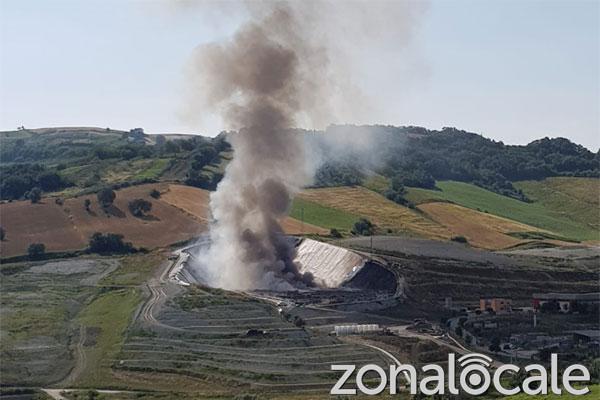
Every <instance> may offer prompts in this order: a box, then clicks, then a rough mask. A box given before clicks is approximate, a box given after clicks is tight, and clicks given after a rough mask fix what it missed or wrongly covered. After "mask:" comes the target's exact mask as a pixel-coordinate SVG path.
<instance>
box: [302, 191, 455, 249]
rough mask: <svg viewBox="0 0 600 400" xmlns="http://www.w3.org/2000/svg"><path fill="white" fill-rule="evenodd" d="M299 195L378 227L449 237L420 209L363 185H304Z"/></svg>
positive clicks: (425, 236)
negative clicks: (395, 200)
mask: <svg viewBox="0 0 600 400" xmlns="http://www.w3.org/2000/svg"><path fill="white" fill-rule="evenodd" d="M299 197H300V198H302V199H305V200H308V201H312V202H315V203H319V204H321V205H323V206H327V207H331V208H336V209H339V210H343V211H347V212H349V213H352V214H354V215H360V216H362V217H365V218H368V219H369V220H371V221H372V222H373V223H374V224H375V225H377V226H378V227H379V228H380V229H384V230H391V232H392V233H405V234H410V235H416V236H420V237H424V238H429V239H438V240H439V239H442V240H444V239H449V238H450V237H452V236H453V234H452V232H451V231H449V230H448V229H447V228H445V227H444V226H442V225H440V224H439V223H437V222H435V221H432V220H430V219H428V218H427V217H425V216H423V215H421V214H420V213H418V212H416V211H413V210H411V209H409V208H407V207H404V206H401V205H399V204H396V203H394V202H393V201H390V200H388V199H386V198H385V197H383V196H381V195H380V194H378V193H375V192H373V191H371V190H368V189H365V188H363V187H347V186H343V187H335V188H322V189H307V190H304V191H302V192H301V193H300V195H299Z"/></svg>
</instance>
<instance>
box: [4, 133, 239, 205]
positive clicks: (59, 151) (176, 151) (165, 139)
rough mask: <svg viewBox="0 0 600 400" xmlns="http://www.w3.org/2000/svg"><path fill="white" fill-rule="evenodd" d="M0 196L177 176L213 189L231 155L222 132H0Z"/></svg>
mask: <svg viewBox="0 0 600 400" xmlns="http://www.w3.org/2000/svg"><path fill="white" fill-rule="evenodd" d="M0 145H1V146H0V174H1V175H2V177H3V179H2V181H1V183H0V196H1V198H2V199H4V200H19V199H23V198H27V195H28V192H29V191H30V190H31V189H33V188H35V187H37V188H40V189H41V190H42V191H43V192H45V193H55V194H58V195H60V196H65V197H72V196H79V195H85V194H89V193H95V192H97V191H98V190H100V189H102V188H103V187H106V186H113V187H117V188H118V187H124V186H129V185H138V184H144V183H154V182H159V181H177V182H182V183H186V184H189V185H191V186H196V187H200V188H204V189H214V187H215V186H216V183H217V182H218V181H219V180H220V179H221V177H222V174H223V170H224V166H225V165H226V163H227V162H228V160H229V159H231V151H230V147H229V144H228V143H227V142H226V141H225V140H224V138H223V137H222V136H218V137H216V138H206V137H203V136H199V135H146V134H145V133H144V131H143V130H142V129H141V128H136V129H132V130H130V131H116V130H112V129H109V128H106V129H101V128H44V129H24V130H19V131H11V132H0Z"/></svg>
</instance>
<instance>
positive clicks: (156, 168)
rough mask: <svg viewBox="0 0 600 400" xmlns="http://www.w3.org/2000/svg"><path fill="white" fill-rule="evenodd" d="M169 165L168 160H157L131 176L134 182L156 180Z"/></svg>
mask: <svg viewBox="0 0 600 400" xmlns="http://www.w3.org/2000/svg"><path fill="white" fill-rule="evenodd" d="M168 164H169V159H168V158H157V159H154V160H152V163H151V164H150V165H149V166H148V167H147V168H146V169H144V170H142V171H140V172H138V173H137V174H135V175H134V176H133V178H132V179H134V180H143V179H158V178H159V177H160V176H161V174H162V173H163V171H164V170H165V169H166V168H167V165H168Z"/></svg>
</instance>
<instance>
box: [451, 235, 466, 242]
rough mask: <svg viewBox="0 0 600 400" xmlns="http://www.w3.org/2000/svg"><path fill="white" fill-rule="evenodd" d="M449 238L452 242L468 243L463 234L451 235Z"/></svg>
mask: <svg viewBox="0 0 600 400" xmlns="http://www.w3.org/2000/svg"><path fill="white" fill-rule="evenodd" d="M450 240H452V241H453V242H457V243H469V241H468V240H467V238H466V237H464V236H452V238H451V239H450Z"/></svg>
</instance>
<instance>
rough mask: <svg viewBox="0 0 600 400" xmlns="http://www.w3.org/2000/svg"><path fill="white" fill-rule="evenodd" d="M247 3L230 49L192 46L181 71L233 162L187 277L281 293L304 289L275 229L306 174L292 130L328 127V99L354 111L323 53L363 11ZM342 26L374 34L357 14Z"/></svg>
mask: <svg viewBox="0 0 600 400" xmlns="http://www.w3.org/2000/svg"><path fill="white" fill-rule="evenodd" d="M249 4H250V15H251V16H252V18H251V21H250V22H248V23H246V24H245V25H244V26H242V27H241V28H240V29H239V30H238V31H237V33H236V34H235V35H234V36H233V38H232V39H231V40H229V41H227V42H223V43H213V44H207V45H203V46H201V47H199V48H198V49H197V50H196V52H195V54H194V58H193V61H192V64H191V66H190V71H191V72H192V81H191V84H192V86H193V88H194V91H195V102H194V103H193V104H195V105H197V106H198V107H199V110H198V112H205V111H206V110H207V109H212V110H215V111H217V112H218V113H219V115H221V117H222V118H223V120H224V122H225V123H226V125H227V127H228V129H234V130H236V131H237V133H234V134H230V135H229V137H228V140H229V141H230V142H231V144H232V147H233V150H234V157H233V160H232V161H231V162H230V163H229V165H228V167H227V169H226V172H225V177H224V179H223V180H222V181H221V183H220V184H219V186H218V188H217V190H216V192H214V193H213V194H212V195H211V202H210V205H211V211H212V217H213V219H214V221H213V222H212V224H211V227H210V239H211V246H210V248H209V249H208V250H206V251H205V252H204V253H203V254H200V255H199V256H198V257H197V259H198V260H200V261H199V265H197V268H198V269H200V270H201V271H202V275H203V276H205V277H207V283H209V284H210V285H213V286H218V287H223V288H228V289H253V288H270V289H289V288H291V287H292V285H293V284H297V283H298V282H304V283H305V284H310V283H311V282H310V281H311V277H308V276H300V274H299V273H298V269H297V267H296V265H295V264H294V262H293V260H294V256H295V250H294V246H293V244H292V243H291V242H290V241H289V240H288V239H286V238H285V236H284V235H283V231H282V228H281V226H280V224H279V222H278V220H279V219H281V218H283V217H284V216H285V215H286V214H287V212H288V208H289V206H290V202H291V199H292V198H293V196H294V194H295V193H297V192H298V191H299V190H300V188H301V187H303V186H304V185H307V184H308V183H310V181H311V178H312V172H313V170H314V168H315V165H314V163H311V162H310V161H309V160H310V157H308V156H307V154H305V146H304V144H305V142H304V141H303V138H302V137H301V136H300V135H298V134H296V133H294V131H293V129H292V128H294V127H296V126H299V125H300V126H303V127H305V126H311V127H319V126H323V125H324V124H327V123H330V122H333V121H335V115H336V114H337V112H338V110H339V109H340V107H339V104H341V103H340V102H339V101H338V100H340V99H341V97H343V96H345V95H353V97H352V98H348V99H346V103H349V104H351V105H352V106H357V105H358V106H360V105H362V104H363V100H364V99H362V98H361V96H360V95H359V91H358V90H357V89H356V88H355V87H354V86H353V85H350V84H349V83H348V82H350V80H349V79H348V78H349V75H348V74H346V73H345V72H344V71H346V68H345V66H344V65H343V63H339V59H343V57H341V56H340V54H338V53H339V52H337V51H334V50H332V43H333V42H335V40H333V37H332V35H331V32H332V30H333V31H334V32H335V29H333V27H334V26H337V27H338V28H346V29H354V30H356V29H357V27H356V26H348V25H346V20H345V19H344V15H346V14H348V11H350V12H351V13H356V12H357V11H360V10H361V9H363V8H364V5H365V4H363V3H343V4H340V5H338V6H334V3H330V2H290V3H288V2H261V3H249ZM344 4H348V5H349V6H350V7H349V8H345V7H344ZM340 6H341V7H340ZM380 11H381V10H380ZM368 15H369V14H368V13H367V14H363V16H362V17H363V18H364V17H365V16H368ZM386 17H388V16H386ZM352 18H354V19H355V20H356V18H358V21H360V22H361V24H367V25H365V26H366V27H369V28H370V29H373V27H374V26H377V25H373V26H371V25H368V22H369V21H364V20H361V19H360V18H361V16H360V15H354V16H353V17H352ZM377 18H378V19H380V18H383V14H380V13H378V14H377ZM332 21H333V22H332ZM335 21H337V22H338V23H339V22H343V23H341V24H338V25H335ZM370 22H371V23H375V24H377V23H382V21H381V20H371V21H370ZM359 25H360V24H359ZM384 26H385V25H384ZM358 28H360V27H358ZM353 32H354V31H353ZM337 35H338V37H337V38H336V40H337V41H338V42H340V43H341V42H343V41H344V40H345V39H351V38H352V36H353V34H352V33H349V32H347V33H346V34H345V35H344V32H343V29H342V31H340V30H339V29H338V32H337ZM332 55H334V56H336V57H337V58H338V62H337V63H335V62H334V63H332V59H331V57H332ZM350 108H352V107H348V109H350Z"/></svg>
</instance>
